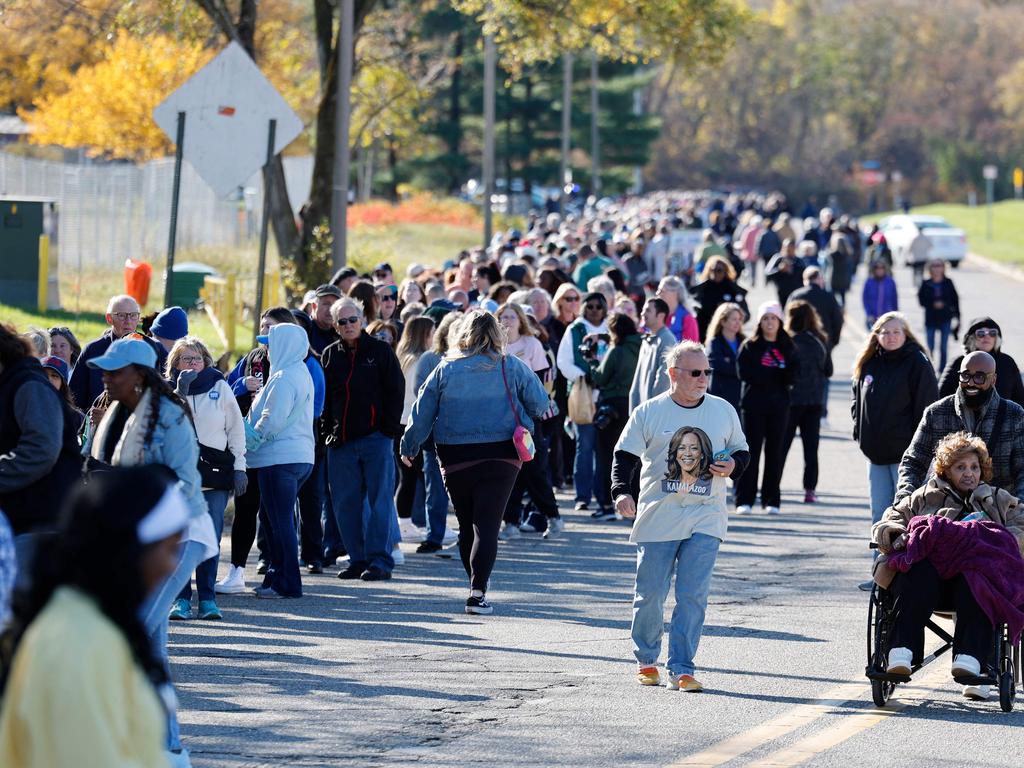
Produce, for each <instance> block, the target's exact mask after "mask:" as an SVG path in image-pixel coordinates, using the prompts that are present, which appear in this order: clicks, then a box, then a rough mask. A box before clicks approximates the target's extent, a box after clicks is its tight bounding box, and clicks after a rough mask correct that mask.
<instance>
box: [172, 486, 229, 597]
mask: <svg viewBox="0 0 1024 768" xmlns="http://www.w3.org/2000/svg"><path fill="white" fill-rule="evenodd" d="M230 494H231V492H230V491H221V490H215V489H212V488H211V489H209V490H205V491H203V498H204V499H206V508H207V510H208V511H209V513H210V517H212V518H213V530H214V532H215V533H216V534H217V554H216V555H214V556H213V557H211V558H210V559H208V560H203V562H201V563H200V564H199V566H198V567H197V568H196V591H197V592H198V593H199V602H201V603H202V602H204V601H206V600H214V599H216V597H217V596H216V594H215V593H214V591H213V583H214V582H215V581H217V566H218V565H219V564H220V537H221V534H223V533H224V510H225V509H226V508H227V506H228V496H229V495H230ZM178 597H179V598H181V599H184V600H191V599H192V579H189V580H188V581H186V582H185V586H184V587H182V588H181V592H179V593H178Z"/></svg>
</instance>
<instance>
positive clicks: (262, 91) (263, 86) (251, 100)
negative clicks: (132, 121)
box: [153, 42, 303, 197]
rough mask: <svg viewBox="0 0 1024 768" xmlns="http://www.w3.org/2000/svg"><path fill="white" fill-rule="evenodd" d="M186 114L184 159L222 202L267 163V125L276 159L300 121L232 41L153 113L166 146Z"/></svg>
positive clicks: (299, 124)
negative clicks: (272, 128)
mask: <svg viewBox="0 0 1024 768" xmlns="http://www.w3.org/2000/svg"><path fill="white" fill-rule="evenodd" d="M179 112H184V113H185V140H184V142H183V143H184V152H183V156H184V159H185V160H187V161H188V162H189V163H190V164H191V165H192V167H193V168H195V169H196V171H197V172H198V173H199V175H200V176H202V177H203V179H204V180H205V181H206V183H207V184H209V185H210V186H211V187H212V188H213V191H214V192H215V193H216V194H217V195H218V197H224V196H226V195H227V194H228V193H230V192H231V191H232V190H234V189H235V188H236V187H238V186H239V185H240V184H244V183H245V182H246V181H247V180H248V179H249V178H250V177H251V176H252V175H253V174H254V173H256V172H257V171H258V170H259V169H260V168H262V167H263V165H264V163H266V161H267V137H268V134H267V132H268V130H269V126H270V121H271V120H277V127H276V129H275V138H274V154H275V155H276V154H277V153H279V152H280V151H281V150H283V149H284V148H285V147H287V146H288V145H289V144H290V143H291V142H292V141H294V140H295V137H297V136H298V135H299V134H300V133H302V127H303V126H302V121H301V120H300V119H299V116H298V115H296V114H295V112H293V111H292V109H291V107H289V106H288V104H287V102H285V100H284V99H283V98H282V97H281V94H279V93H278V92H277V90H276V89H275V88H274V86H273V85H271V83H270V81H269V80H267V78H266V77H265V76H264V75H263V73H262V72H260V70H259V67H257V66H256V63H255V62H254V61H253V60H252V59H251V58H250V57H249V54H247V53H246V52H245V49H243V48H242V46H240V45H239V44H238V43H234V42H232V43H231V44H229V45H228V47H227V48H225V49H224V50H223V51H221V52H220V53H219V54H217V56H216V57H214V59H213V60H212V61H210V63H209V64H207V65H206V66H205V67H203V68H202V69H200V70H199V71H198V72H196V73H195V74H194V75H192V77H190V78H189V79H188V80H187V81H185V83H184V84H183V85H182V86H181V87H180V88H178V90H176V91H175V92H174V93H172V94H171V95H170V96H168V97H167V98H166V99H165V100H164V101H163V102H162V103H161V104H160V105H159V106H157V108H156V109H154V110H153V119H154V120H155V121H156V124H157V125H159V126H160V128H161V129H162V130H163V132H164V133H166V134H167V135H168V136H169V137H170V139H171V141H174V140H175V138H176V136H177V125H178V113H179Z"/></svg>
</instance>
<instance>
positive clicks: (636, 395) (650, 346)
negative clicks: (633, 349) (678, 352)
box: [629, 326, 676, 411]
mask: <svg viewBox="0 0 1024 768" xmlns="http://www.w3.org/2000/svg"><path fill="white" fill-rule="evenodd" d="M675 344H676V337H675V335H674V334H673V333H672V331H671V330H669V329H668V328H667V327H665V326H663V327H662V328H661V330H659V331H658V332H657V333H653V334H652V333H648V334H645V335H644V340H643V343H642V344H641V345H640V357H639V359H638V360H637V364H636V372H635V373H634V374H633V384H632V385H631V386H630V388H629V410H631V411H632V410H633V409H634V408H636V407H637V406H638V405H640V403H643V402H645V401H647V400H650V399H651V398H652V397H654V396H655V395H660V394H661V393H662V392H668V388H669V379H668V370H667V369H666V368H665V353H666V352H668V350H670V349H671V348H672V347H674V346H675Z"/></svg>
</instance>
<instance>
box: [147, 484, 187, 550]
mask: <svg viewBox="0 0 1024 768" xmlns="http://www.w3.org/2000/svg"><path fill="white" fill-rule="evenodd" d="M189 516H190V513H189V509H188V503H187V502H186V501H185V497H184V495H182V493H181V491H179V490H178V487H177V486H171V487H170V488H168V489H167V491H166V492H165V493H164V495H163V496H162V497H161V498H160V501H158V502H157V504H156V506H155V507H153V508H152V509H151V510H150V511H149V514H147V515H146V516H145V517H144V518H142V520H140V521H139V524H138V526H137V527H136V529H135V532H136V534H137V535H138V537H139V543H140V544H142V545H144V546H145V545H147V544H155V543H156V542H158V541H162V540H163V539H166V538H167V537H168V536H171V535H173V534H175V533H180V532H181V531H183V530H185V527H186V526H187V525H188V519H189Z"/></svg>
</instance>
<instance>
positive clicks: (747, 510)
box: [736, 504, 754, 515]
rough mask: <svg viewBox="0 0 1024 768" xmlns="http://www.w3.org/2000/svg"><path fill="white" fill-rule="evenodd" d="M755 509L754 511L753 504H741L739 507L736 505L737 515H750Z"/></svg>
mask: <svg viewBox="0 0 1024 768" xmlns="http://www.w3.org/2000/svg"><path fill="white" fill-rule="evenodd" d="M753 511H754V508H753V507H752V506H750V505H749V504H740V505H739V506H738V507H736V514H737V515H749V514H752V513H753Z"/></svg>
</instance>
